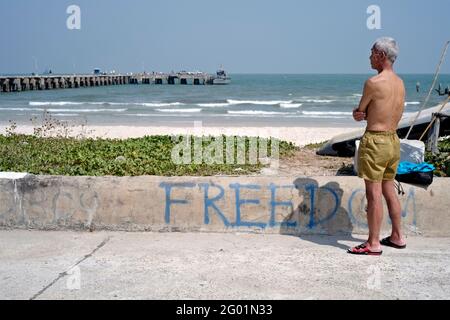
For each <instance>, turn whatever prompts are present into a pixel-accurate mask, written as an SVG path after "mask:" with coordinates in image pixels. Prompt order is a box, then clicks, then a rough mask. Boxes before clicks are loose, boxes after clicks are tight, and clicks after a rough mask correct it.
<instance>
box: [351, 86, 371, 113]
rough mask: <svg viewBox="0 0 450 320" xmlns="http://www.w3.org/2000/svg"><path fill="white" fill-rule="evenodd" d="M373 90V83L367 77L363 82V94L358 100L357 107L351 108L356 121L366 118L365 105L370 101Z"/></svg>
mask: <svg viewBox="0 0 450 320" xmlns="http://www.w3.org/2000/svg"><path fill="white" fill-rule="evenodd" d="M373 90H374V88H373V84H372V82H371V80H370V79H369V80H367V81H366V83H365V84H364V91H363V96H362V97H361V101H360V102H359V106H358V108H356V109H355V110H353V118H354V119H355V120H356V121H362V120H364V119H365V118H366V111H367V107H368V106H369V104H370V102H371V101H372V95H373Z"/></svg>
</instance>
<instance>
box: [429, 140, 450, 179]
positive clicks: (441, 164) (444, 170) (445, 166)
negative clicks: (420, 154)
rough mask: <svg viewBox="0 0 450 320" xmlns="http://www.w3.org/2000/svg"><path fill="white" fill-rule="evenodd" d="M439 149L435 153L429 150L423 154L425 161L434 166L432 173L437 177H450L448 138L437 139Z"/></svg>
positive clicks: (449, 145) (449, 144)
mask: <svg viewBox="0 0 450 320" xmlns="http://www.w3.org/2000/svg"><path fill="white" fill-rule="evenodd" d="M438 146H439V151H440V153H439V154H437V155H432V154H431V153H430V152H427V153H426V154H425V161H426V162H428V163H431V164H433V165H434V166H435V167H436V170H435V171H434V174H435V175H436V176H438V177H450V138H446V139H444V140H442V141H439V144H438Z"/></svg>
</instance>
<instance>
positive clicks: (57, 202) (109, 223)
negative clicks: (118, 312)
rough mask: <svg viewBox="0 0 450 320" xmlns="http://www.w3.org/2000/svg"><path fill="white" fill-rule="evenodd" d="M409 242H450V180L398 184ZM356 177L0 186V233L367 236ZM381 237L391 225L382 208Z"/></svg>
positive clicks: (15, 182)
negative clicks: (415, 237) (412, 238)
mask: <svg viewBox="0 0 450 320" xmlns="http://www.w3.org/2000/svg"><path fill="white" fill-rule="evenodd" d="M403 187H404V191H405V194H404V195H402V196H400V202H401V204H402V217H403V225H404V230H405V232H406V233H407V234H422V235H425V236H450V209H449V208H450V197H449V196H448V190H450V188H449V187H450V179H446V178H436V179H435V181H434V183H433V184H432V185H431V186H430V187H429V188H428V189H427V190H425V189H423V188H418V187H414V186H411V185H407V184H403ZM365 207H366V200H365V192H364V183H363V181H362V180H361V179H359V178H357V177H309V178H302V177H300V178H295V177H269V176H268V177H261V176H253V177H252V176H240V177H228V176H223V177H222V176H216V177H155V176H141V177H65V176H34V175H26V176H25V177H23V178H13V177H12V178H2V179H0V227H2V228H33V229H43V230H53V229H78V230H99V229H108V230H127V231H186V232H188V231H189V232H192V231H205V232H240V231H243V232H261V233H282V234H292V235H301V234H330V235H334V234H344V233H366V232H367V231H368V229H367V224H366V213H365ZM383 230H384V232H389V230H390V221H389V219H388V218H387V208H386V206H385V219H384V222H383Z"/></svg>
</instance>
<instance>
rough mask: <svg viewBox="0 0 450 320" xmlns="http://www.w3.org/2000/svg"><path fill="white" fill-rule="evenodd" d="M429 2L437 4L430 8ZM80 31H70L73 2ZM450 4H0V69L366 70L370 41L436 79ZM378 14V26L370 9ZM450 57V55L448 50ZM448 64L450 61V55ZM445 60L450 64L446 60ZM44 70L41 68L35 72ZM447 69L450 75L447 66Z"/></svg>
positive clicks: (400, 66)
mask: <svg viewBox="0 0 450 320" xmlns="http://www.w3.org/2000/svg"><path fill="white" fill-rule="evenodd" d="M430 3H432V4H430ZM72 4H75V5H78V6H79V7H80V9H81V29H80V30H69V29H68V28H67V27H66V20H67V18H68V17H69V15H68V14H67V13H66V9H67V7H68V6H69V5H72ZM449 4H450V1H449V0H433V1H424V0H395V1H392V0H389V1H388V0H370V1H367V0H307V1H301V0H276V1H275V0H270V1H268V0H226V1H218V0H171V1H166V0H164V1H163V0H161V1H156V0H127V1H125V0H122V1H119V0H70V1H66V0H39V1H31V0H14V1H10V0H0V8H1V11H0V21H1V22H2V26H3V31H2V37H1V38H0V43H1V49H0V73H29V72H33V71H34V72H36V71H37V72H42V71H43V70H44V69H47V68H51V69H52V70H53V71H54V72H57V73H65V72H91V71H92V69H93V68H94V67H100V68H102V69H103V70H112V69H115V70H118V71H121V72H137V71H142V69H145V70H147V71H153V70H155V71H171V70H182V69H184V70H203V71H207V72H213V71H215V70H216V69H217V68H218V67H219V65H220V64H223V65H224V67H225V68H226V69H227V70H228V71H229V72H231V73H369V72H372V71H371V70H370V68H369V67H370V66H369V60H368V56H369V53H370V47H371V45H372V43H373V41H374V40H375V39H376V38H378V37H380V36H385V35H387V36H392V37H394V38H396V39H397V40H398V42H399V44H400V49H401V53H400V57H399V59H398V61H397V63H396V68H397V71H398V72H400V73H434V71H435V69H436V65H437V63H438V60H439V56H440V53H441V50H442V48H443V45H444V42H445V41H446V40H450V19H449V17H448V12H449V11H448V9H449V7H450V5H449ZM369 5H378V6H379V7H380V9H381V30H369V29H368V28H367V25H366V21H367V19H368V17H369V14H367V12H366V10H367V8H368V6H369ZM448 55H449V56H450V52H449V54H448ZM449 59H450V57H449ZM447 60H448V59H447ZM36 67H37V68H36ZM442 72H443V73H450V62H448V61H446V63H445V64H444V66H443V69H442Z"/></svg>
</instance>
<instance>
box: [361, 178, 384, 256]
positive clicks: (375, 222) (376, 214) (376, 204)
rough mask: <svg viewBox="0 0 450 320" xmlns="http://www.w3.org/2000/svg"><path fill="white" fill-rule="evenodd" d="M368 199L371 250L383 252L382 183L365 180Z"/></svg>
mask: <svg viewBox="0 0 450 320" xmlns="http://www.w3.org/2000/svg"><path fill="white" fill-rule="evenodd" d="M365 183H366V198H367V222H368V224H369V240H368V241H367V243H368V247H369V250H371V251H381V245H380V230H381V223H382V221H383V203H382V186H381V182H371V181H367V180H365Z"/></svg>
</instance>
